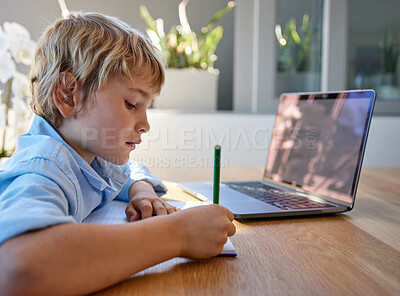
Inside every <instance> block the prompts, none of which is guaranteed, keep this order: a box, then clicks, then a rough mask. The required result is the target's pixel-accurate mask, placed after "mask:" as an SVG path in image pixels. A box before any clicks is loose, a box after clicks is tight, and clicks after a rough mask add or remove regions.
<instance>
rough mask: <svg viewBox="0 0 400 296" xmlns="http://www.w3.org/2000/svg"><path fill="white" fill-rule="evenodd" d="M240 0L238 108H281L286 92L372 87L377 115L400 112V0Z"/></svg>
mask: <svg viewBox="0 0 400 296" xmlns="http://www.w3.org/2000/svg"><path fill="white" fill-rule="evenodd" d="M237 2H238V5H237V7H236V11H235V40H234V42H235V44H234V48H235V52H234V65H235V68H234V81H233V88H234V90H233V110H234V111H238V112H251V113H270V114H271V113H272V114H274V113H275V111H276V107H277V97H278V96H279V94H280V93H282V92H291V91H319V90H321V91H330V90H332V91H333V90H342V89H359V88H372V89H375V90H376V92H377V103H376V105H375V110H374V114H375V115H385V116H393V115H395V116H398V115H400V78H399V77H400V57H399V55H400V18H399V17H398V12H399V11H400V1H398V0H382V1H379V2H378V1H375V0H237ZM277 25H278V26H277ZM304 26H306V28H307V26H308V28H307V30H305V31H303V32H302V30H301V27H304ZM294 27H296V31H294V30H293V28H294ZM285 28H287V29H286V30H285ZM307 32H308V33H307ZM307 34H308V35H307ZM285 35H286V37H285ZM297 35H298V36H297ZM307 36H308V37H309V40H307ZM296 38H297V41H296V40H295V39H296ZM299 40H300V41H299ZM279 41H280V42H279ZM278 42H279V43H278ZM305 49H307V50H305ZM300 53H302V54H303V55H302V58H299V54H300ZM304 61H307V62H306V63H305V62H304Z"/></svg>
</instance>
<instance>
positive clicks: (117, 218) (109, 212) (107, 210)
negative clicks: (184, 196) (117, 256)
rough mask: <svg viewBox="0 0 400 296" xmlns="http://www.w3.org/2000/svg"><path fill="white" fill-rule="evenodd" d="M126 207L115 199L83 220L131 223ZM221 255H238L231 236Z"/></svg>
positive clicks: (176, 203)
mask: <svg viewBox="0 0 400 296" xmlns="http://www.w3.org/2000/svg"><path fill="white" fill-rule="evenodd" d="M168 203H169V204H170V205H172V206H174V207H178V208H180V209H182V210H184V209H187V208H191V207H197V206H202V205H205V204H206V203H204V202H200V201H187V202H182V201H168ZM125 208H126V203H125V202H122V201H117V200H113V201H112V202H111V203H109V204H108V205H106V206H105V207H103V208H100V209H98V210H95V211H93V212H92V213H91V214H90V215H89V216H88V217H87V218H86V219H85V220H83V223H94V224H123V223H129V222H128V220H127V218H126V215H125ZM220 256H237V253H236V249H235V247H234V246H233V244H232V242H231V241H230V239H229V238H228V241H227V242H226V244H225V245H224V249H223V250H222V253H221V254H220Z"/></svg>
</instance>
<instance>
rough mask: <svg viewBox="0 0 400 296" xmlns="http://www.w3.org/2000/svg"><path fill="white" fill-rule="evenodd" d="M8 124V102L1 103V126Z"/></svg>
mask: <svg viewBox="0 0 400 296" xmlns="http://www.w3.org/2000/svg"><path fill="white" fill-rule="evenodd" d="M5 126H6V104H0V128H2V127H5Z"/></svg>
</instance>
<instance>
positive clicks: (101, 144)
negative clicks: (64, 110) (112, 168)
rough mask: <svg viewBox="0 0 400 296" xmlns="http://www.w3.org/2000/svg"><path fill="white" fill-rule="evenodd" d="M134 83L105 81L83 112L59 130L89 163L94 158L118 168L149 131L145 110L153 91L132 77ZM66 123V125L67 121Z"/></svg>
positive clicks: (125, 80)
mask: <svg viewBox="0 0 400 296" xmlns="http://www.w3.org/2000/svg"><path fill="white" fill-rule="evenodd" d="M133 81H134V83H133V82H131V81H129V80H128V79H124V78H122V77H121V76H119V75H118V76H113V77H110V78H109V79H108V82H107V84H106V85H104V86H103V87H102V88H101V89H99V90H98V91H97V92H96V93H95V95H94V96H93V97H92V98H89V101H90V102H93V103H92V104H91V103H88V104H86V106H85V107H84V108H83V110H82V111H80V112H79V113H77V114H76V115H75V116H74V118H70V119H69V120H71V121H70V122H69V123H68V122H65V125H64V124H63V127H62V128H61V130H62V134H63V135H65V134H66V133H65V129H66V128H67V129H68V130H67V134H68V135H69V139H66V140H67V142H69V144H70V145H71V146H72V147H73V148H74V149H75V150H76V151H77V152H78V153H79V154H80V155H81V156H82V157H83V158H84V159H85V160H86V161H87V162H89V163H91V161H92V160H93V158H94V156H99V157H101V158H103V159H105V160H107V161H110V162H112V163H115V164H118V165H121V164H125V163H126V162H127V161H128V160H129V153H130V152H131V151H132V150H134V149H135V147H136V145H138V144H140V142H141V135H142V134H143V133H146V132H148V131H149V129H150V125H149V123H148V121H147V113H146V112H147V109H148V108H149V107H150V105H151V104H152V102H153V100H154V90H153V88H152V87H150V86H149V84H148V82H147V80H146V79H143V78H140V77H139V76H137V75H133ZM69 120H67V121H69Z"/></svg>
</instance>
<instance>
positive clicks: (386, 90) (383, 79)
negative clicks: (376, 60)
mask: <svg viewBox="0 0 400 296" xmlns="http://www.w3.org/2000/svg"><path fill="white" fill-rule="evenodd" d="M398 36H399V38H396V37H393V34H392V30H391V29H390V27H389V26H388V27H387V28H386V30H385V33H384V36H383V43H382V45H381V46H380V47H381V71H380V72H381V73H380V74H378V79H375V82H376V85H375V88H376V90H377V92H378V94H379V96H380V98H382V99H396V100H397V99H399V98H400V33H399V35H398Z"/></svg>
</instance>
